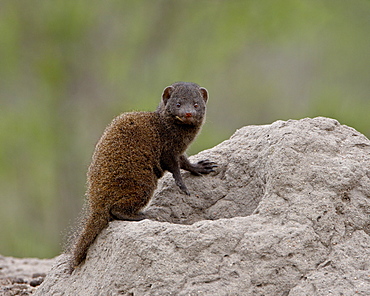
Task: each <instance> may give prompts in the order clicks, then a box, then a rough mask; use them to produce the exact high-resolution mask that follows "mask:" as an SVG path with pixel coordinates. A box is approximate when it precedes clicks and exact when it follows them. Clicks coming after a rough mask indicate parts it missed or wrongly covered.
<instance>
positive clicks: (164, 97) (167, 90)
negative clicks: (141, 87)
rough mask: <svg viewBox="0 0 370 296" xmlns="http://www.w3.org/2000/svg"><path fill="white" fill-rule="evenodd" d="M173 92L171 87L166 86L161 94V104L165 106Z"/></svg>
mask: <svg viewBox="0 0 370 296" xmlns="http://www.w3.org/2000/svg"><path fill="white" fill-rule="evenodd" d="M172 92H173V87H172V86H167V87H166V88H165V89H164V90H163V94H162V100H163V103H164V104H165V105H166V104H167V101H168V99H169V98H170V96H171V94H172Z"/></svg>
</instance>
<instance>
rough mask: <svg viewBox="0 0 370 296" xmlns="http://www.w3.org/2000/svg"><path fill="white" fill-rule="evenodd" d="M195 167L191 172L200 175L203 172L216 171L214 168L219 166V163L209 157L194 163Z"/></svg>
mask: <svg viewBox="0 0 370 296" xmlns="http://www.w3.org/2000/svg"><path fill="white" fill-rule="evenodd" d="M192 166H193V168H192V170H191V173H192V174H194V175H197V176H200V175H201V174H209V173H212V172H214V171H215V170H214V168H216V167H218V165H217V164H216V163H215V162H213V161H209V160H208V159H205V160H201V161H199V162H198V163H195V164H193V165H192Z"/></svg>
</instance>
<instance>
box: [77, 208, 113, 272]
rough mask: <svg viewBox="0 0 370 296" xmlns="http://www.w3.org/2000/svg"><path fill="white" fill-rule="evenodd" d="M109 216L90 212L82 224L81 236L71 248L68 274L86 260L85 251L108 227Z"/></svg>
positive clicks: (103, 213) (105, 212)
mask: <svg viewBox="0 0 370 296" xmlns="http://www.w3.org/2000/svg"><path fill="white" fill-rule="evenodd" d="M108 222H109V216H108V213H107V211H102V212H94V211H91V212H90V213H89V215H88V217H87V219H86V221H84V223H83V228H82V231H81V234H80V235H79V237H78V238H77V240H76V242H75V243H74V244H73V246H72V260H71V264H70V272H71V273H72V271H73V270H74V269H75V268H76V267H77V266H78V265H79V264H80V263H81V262H82V261H83V260H85V258H86V254H87V250H88V248H89V247H90V245H91V244H92V243H93V242H94V240H95V238H96V237H97V236H98V234H99V233H100V232H101V231H102V230H103V229H104V228H106V227H107V226H108Z"/></svg>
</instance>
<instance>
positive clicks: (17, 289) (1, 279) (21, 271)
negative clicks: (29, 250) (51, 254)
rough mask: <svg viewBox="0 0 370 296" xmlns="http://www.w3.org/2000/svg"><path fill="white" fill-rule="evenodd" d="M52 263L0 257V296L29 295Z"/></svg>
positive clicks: (43, 260) (47, 260)
mask: <svg viewBox="0 0 370 296" xmlns="http://www.w3.org/2000/svg"><path fill="white" fill-rule="evenodd" d="M53 263H54V260H53V259H37V258H23V259H19V258H13V257H4V256H1V255H0V295H2V296H13V295H23V296H25V295H31V294H32V293H33V292H34V291H35V287H36V286H38V285H40V284H41V283H42V281H43V279H44V278H45V276H46V273H47V272H48V271H49V270H50V268H51V267H52V264H53Z"/></svg>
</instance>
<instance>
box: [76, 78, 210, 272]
mask: <svg viewBox="0 0 370 296" xmlns="http://www.w3.org/2000/svg"><path fill="white" fill-rule="evenodd" d="M207 100H208V92H207V90H206V89H205V88H203V87H199V85H197V84H195V83H189V82H177V83H174V84H172V85H171V86H168V87H166V88H165V89H164V91H163V94H162V100H161V102H160V104H159V106H158V108H157V110H156V111H154V112H131V113H123V114H121V115H119V116H118V117H116V118H115V119H113V121H112V123H111V124H110V125H109V126H108V127H107V128H106V129H105V131H104V133H103V136H102V137H101V139H100V140H99V142H98V143H97V145H96V148H95V152H94V154H93V157H92V162H91V165H90V167H89V170H88V173H87V186H88V188H87V192H86V197H87V214H86V217H85V218H84V222H83V226H82V230H81V233H80V234H79V235H78V237H77V239H76V240H75V242H74V243H73V245H72V246H71V253H72V257H71V262H70V268H71V272H72V271H73V269H75V268H76V267H77V266H78V265H79V264H80V263H81V262H82V261H83V260H84V259H85V257H86V253H87V249H88V248H89V246H90V245H91V244H92V242H93V241H94V240H95V238H96V236H97V235H98V234H99V233H100V232H101V231H102V229H104V228H105V227H106V226H107V225H108V222H109V221H110V220H112V219H120V220H133V221H138V220H141V219H144V218H145V215H144V214H143V213H141V212H140V210H141V209H142V208H143V207H145V206H146V205H147V204H148V202H149V200H150V198H151V196H152V195H153V192H154V190H155V188H156V186H157V180H158V179H159V178H160V177H162V176H163V173H164V172H165V171H169V172H171V173H172V175H173V177H174V179H175V182H176V184H177V185H178V186H179V188H180V189H181V190H182V191H183V192H184V193H186V194H187V195H189V194H190V193H189V191H188V189H187V188H186V186H185V184H184V181H183V180H182V177H181V174H180V168H181V169H184V170H187V171H190V172H191V173H193V174H195V175H200V174H208V173H210V172H213V169H214V167H216V165H215V163H214V162H210V161H208V160H203V161H200V162H198V163H195V164H193V163H190V162H189V160H188V159H187V157H186V155H185V154H184V152H185V150H186V148H187V147H188V146H189V144H190V143H191V142H192V141H193V139H194V138H195V136H196V135H197V133H198V132H199V130H200V128H201V125H202V123H203V121H204V118H205V111H206V102H207Z"/></svg>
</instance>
